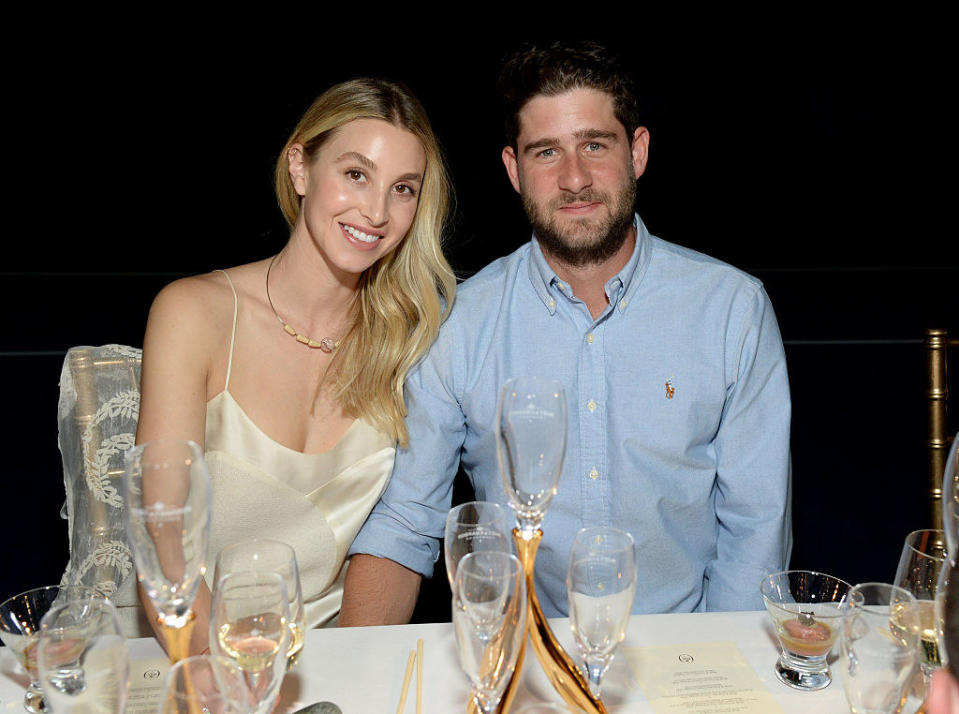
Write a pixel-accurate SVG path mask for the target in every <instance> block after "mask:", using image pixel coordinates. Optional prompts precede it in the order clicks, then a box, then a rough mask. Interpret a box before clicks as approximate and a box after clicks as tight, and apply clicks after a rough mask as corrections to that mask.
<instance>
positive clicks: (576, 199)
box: [551, 188, 609, 208]
mask: <svg viewBox="0 0 959 714" xmlns="http://www.w3.org/2000/svg"><path fill="white" fill-rule="evenodd" d="M573 203H609V195H608V194H607V193H605V192H604V191H595V190H593V189H591V188H586V189H583V190H582V191H580V192H579V193H570V192H569V191H563V192H562V193H561V194H560V195H559V196H558V197H557V198H555V199H553V201H552V202H551V206H552V208H562V207H563V206H569V205H570V204H573Z"/></svg>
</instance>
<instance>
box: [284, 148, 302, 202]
mask: <svg viewBox="0 0 959 714" xmlns="http://www.w3.org/2000/svg"><path fill="white" fill-rule="evenodd" d="M286 163H287V166H288V167H289V171H290V180H291V181H292V182H293V188H294V190H295V191H296V192H297V194H299V195H300V196H305V195H306V174H307V161H306V152H304V151H303V144H299V143H297V144H291V145H290V148H289V149H287V150H286Z"/></svg>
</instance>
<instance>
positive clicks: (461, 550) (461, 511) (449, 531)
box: [443, 501, 513, 590]
mask: <svg viewBox="0 0 959 714" xmlns="http://www.w3.org/2000/svg"><path fill="white" fill-rule="evenodd" d="M487 550H492V551H499V552H501V553H512V552H513V545H512V540H511V539H510V527H509V521H508V520H507V518H506V510H505V509H504V508H503V507H502V506H501V505H499V504H498V503H490V502H487V501H469V502H468V503H462V504H460V505H459V506H456V507H455V508H451V509H450V512H449V513H447V514H446V530H445V535H444V539H443V552H444V556H445V559H446V575H447V577H448V578H449V581H450V590H452V589H453V587H454V585H455V583H456V565H457V564H458V563H459V562H460V560H461V559H462V558H463V556H465V555H466V554H467V553H474V552H478V551H487Z"/></svg>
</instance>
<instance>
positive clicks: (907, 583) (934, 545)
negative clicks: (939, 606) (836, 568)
mask: <svg viewBox="0 0 959 714" xmlns="http://www.w3.org/2000/svg"><path fill="white" fill-rule="evenodd" d="M945 560H946V542H945V538H944V535H943V532H942V531H940V530H930V529H924V530H918V531H913V532H912V533H910V534H909V535H908V536H906V542H905V544H904V545H903V547H902V555H901V556H900V558H899V567H898V568H897V569H896V579H895V580H894V581H893V584H894V585H896V586H897V587H900V588H902V589H903V590H907V591H909V592H910V593H912V594H913V595H914V596H915V598H916V600H918V602H919V622H920V631H919V638H920V642H919V644H920V649H921V654H922V659H921V660H920V662H919V667H920V669H921V670H922V673H923V676H924V677H925V678H926V679H928V678H929V677H930V676H931V675H932V672H933V670H934V669H937V668H938V667H939V666H940V665H941V664H942V662H941V660H940V653H939V638H938V633H937V630H938V627H937V623H936V604H935V599H936V588H937V585H938V582H939V575H940V573H941V571H942V566H943V563H944V562H945Z"/></svg>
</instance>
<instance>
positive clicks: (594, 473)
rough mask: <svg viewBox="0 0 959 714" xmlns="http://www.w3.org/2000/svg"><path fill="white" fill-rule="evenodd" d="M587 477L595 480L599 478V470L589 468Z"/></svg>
mask: <svg viewBox="0 0 959 714" xmlns="http://www.w3.org/2000/svg"><path fill="white" fill-rule="evenodd" d="M589 477H590V478H591V479H593V481H595V480H596V479H598V478H599V471H597V470H596V469H590V471H589Z"/></svg>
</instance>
